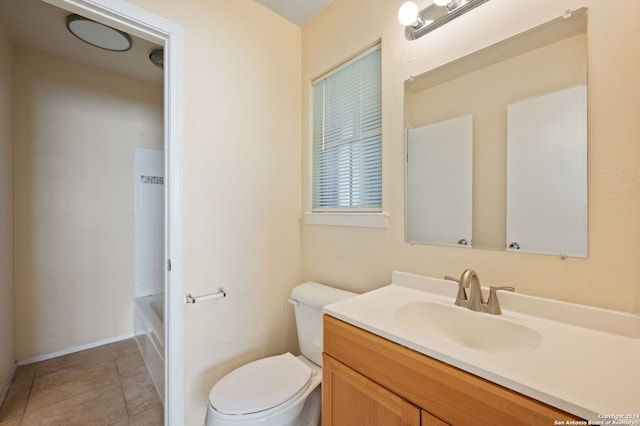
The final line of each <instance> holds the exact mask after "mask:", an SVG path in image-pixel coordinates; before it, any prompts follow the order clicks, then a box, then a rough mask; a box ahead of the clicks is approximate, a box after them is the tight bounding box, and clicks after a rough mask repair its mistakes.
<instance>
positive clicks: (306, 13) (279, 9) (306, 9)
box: [255, 0, 332, 26]
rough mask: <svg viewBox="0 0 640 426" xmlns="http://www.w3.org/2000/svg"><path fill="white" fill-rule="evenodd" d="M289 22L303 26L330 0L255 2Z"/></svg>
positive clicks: (262, 0)
mask: <svg viewBox="0 0 640 426" xmlns="http://www.w3.org/2000/svg"><path fill="white" fill-rule="evenodd" d="M255 1H256V2H257V3H260V4H262V5H264V6H266V7H268V8H269V9H271V10H273V11H274V12H275V13H277V14H278V15H280V16H283V17H285V18H287V19H288V20H289V21H291V22H293V23H294V24H297V25H299V26H303V25H304V24H306V23H307V22H309V20H310V19H311V18H313V17H314V16H315V15H316V14H318V12H320V11H321V10H322V9H324V8H325V7H326V6H327V5H328V4H329V3H331V1H332V0H255Z"/></svg>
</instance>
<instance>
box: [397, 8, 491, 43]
mask: <svg viewBox="0 0 640 426" xmlns="http://www.w3.org/2000/svg"><path fill="white" fill-rule="evenodd" d="M487 1H489V0H433V4H432V5H430V6H428V7H426V8H424V9H423V10H419V8H418V5H417V4H416V3H415V2H413V1H407V2H405V3H403V4H402V6H400V10H398V20H399V21H400V23H401V24H402V25H404V26H405V37H407V40H416V39H418V38H420V37H422V36H423V35H425V34H427V33H429V32H431V31H433V30H435V29H436V28H439V27H441V26H443V25H444V24H446V23H447V22H450V21H452V20H454V19H456V18H457V17H458V16H461V15H464V14H465V13H467V12H468V11H470V10H471V9H475V8H476V7H478V6H480V5H481V4H482V3H485V2H487Z"/></svg>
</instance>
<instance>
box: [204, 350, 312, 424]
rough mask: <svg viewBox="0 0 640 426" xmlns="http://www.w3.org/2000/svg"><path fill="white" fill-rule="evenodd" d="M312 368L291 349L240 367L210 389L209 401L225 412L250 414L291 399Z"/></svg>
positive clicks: (304, 383) (307, 377)
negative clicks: (289, 351)
mask: <svg viewBox="0 0 640 426" xmlns="http://www.w3.org/2000/svg"><path fill="white" fill-rule="evenodd" d="M310 377H311V368H309V366H307V365H306V364H305V363H303V362H302V361H300V360H299V359H297V358H296V357H295V356H293V355H292V354H290V353H288V352H287V353H286V354H283V355H276V356H272V357H268V358H262V359H259V360H257V361H254V362H251V363H249V364H246V365H243V366H242V367H239V368H237V369H236V370H234V371H232V372H231V373H229V374H227V375H226V376H224V377H223V378H222V379H220V381H219V382H218V383H216V384H215V385H214V386H213V388H212V389H211V393H210V394H209V402H210V403H211V405H212V406H213V408H215V409H216V410H217V411H218V412H220V413H223V414H251V413H257V412H259V411H264V410H268V409H269V408H272V407H275V406H277V405H280V404H282V403H283V402H285V401H287V400H289V399H291V398H292V397H293V396H295V395H296V394H297V393H298V392H300V391H301V390H302V388H303V387H304V386H305V385H306V384H307V383H308V381H309V378H310Z"/></svg>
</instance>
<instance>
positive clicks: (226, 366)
mask: <svg viewBox="0 0 640 426" xmlns="http://www.w3.org/2000/svg"><path fill="white" fill-rule="evenodd" d="M132 3H135V4H136V5H139V6H140V7H143V8H145V9H146V10H148V11H150V12H153V13H156V14H158V15H161V16H164V17H166V18H168V19H170V20H171V21H173V22H175V23H177V24H179V25H181V26H182V27H183V29H184V30H183V31H184V84H185V87H184V89H185V94H184V95H185V96H184V112H185V123H184V161H183V168H184V262H185V264H184V285H185V291H187V292H191V293H193V294H206V293H209V292H213V291H216V290H217V288H218V287H219V286H223V287H224V288H225V290H226V291H227V295H228V296H227V297H226V298H225V299H223V300H221V301H217V302H208V303H203V304H196V305H189V306H186V307H185V334H184V339H185V402H186V407H185V408H186V411H185V412H186V421H185V424H187V425H200V424H202V423H203V421H204V415H205V412H206V406H207V398H208V395H209V391H210V390H211V386H212V385H213V384H214V383H215V382H216V380H217V379H219V378H220V377H222V375H224V374H226V373H227V372H229V371H230V370H231V369H232V368H235V367H237V366H239V365H241V364H243V363H246V362H248V361H250V360H254V359H257V358H260V357H263V356H266V355H273V354H277V353H282V352H285V351H287V350H290V351H295V350H296V338H295V328H294V320H293V310H292V309H293V308H292V307H291V305H290V304H288V303H287V299H288V297H289V292H290V290H291V288H292V287H293V286H295V285H296V284H298V283H299V282H300V278H301V272H300V263H301V261H300V235H299V234H300V231H299V222H298V220H299V219H298V218H299V215H300V96H301V95H300V50H301V45H300V37H301V36H300V33H301V30H300V28H299V27H297V26H295V25H294V24H292V23H290V22H288V21H286V20H284V19H283V18H281V17H278V16H277V15H275V14H274V13H273V12H270V11H269V10H267V9H266V8H264V7H262V6H260V5H259V4H258V3H256V2H254V1H253V0H233V1H229V0H207V1H202V0H183V1H179V2H177V1H175V0H134V1H132Z"/></svg>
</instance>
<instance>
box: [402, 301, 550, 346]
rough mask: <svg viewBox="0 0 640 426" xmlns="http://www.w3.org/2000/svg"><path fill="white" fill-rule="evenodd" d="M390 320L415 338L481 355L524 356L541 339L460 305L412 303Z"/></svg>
mask: <svg viewBox="0 0 640 426" xmlns="http://www.w3.org/2000/svg"><path fill="white" fill-rule="evenodd" d="M393 317H394V318H395V319H396V320H397V321H398V322H400V323H402V325H403V326H405V327H407V326H408V327H412V328H413V329H414V330H415V332H416V333H417V335H420V336H422V337H425V338H428V337H429V336H433V337H438V338H441V339H444V340H448V341H451V342H454V343H456V344H459V345H462V346H464V347H467V348H471V349H476V350H479V351H483V352H508V353H527V352H532V351H534V350H535V349H536V348H537V347H538V346H539V345H540V342H541V340H542V336H541V335H540V333H538V332H537V331H535V330H533V329H531V328H528V327H526V326H524V325H521V324H517V323H514V322H511V321H508V320H506V319H504V318H502V317H501V316H493V315H489V314H485V313H481V312H473V311H470V310H469V309H466V308H461V307H459V306H455V305H453V302H452V304H451V306H448V305H443V304H439V303H431V302H424V301H423V302H413V303H407V304H405V305H402V306H400V307H398V308H397V309H396V310H395V311H394V312H393Z"/></svg>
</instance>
